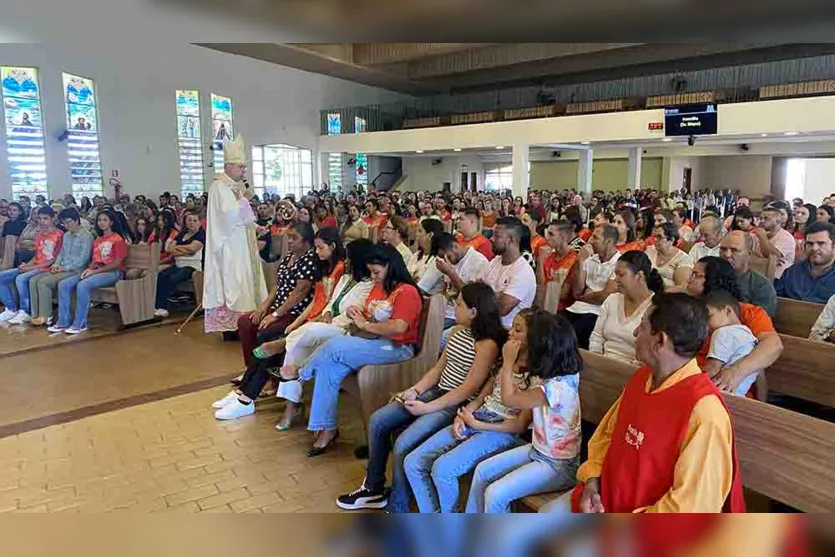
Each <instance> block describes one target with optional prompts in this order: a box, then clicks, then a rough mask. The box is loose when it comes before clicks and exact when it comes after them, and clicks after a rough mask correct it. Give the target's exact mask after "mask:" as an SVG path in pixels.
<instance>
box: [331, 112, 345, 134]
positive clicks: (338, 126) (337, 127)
mask: <svg viewBox="0 0 835 557" xmlns="http://www.w3.org/2000/svg"><path fill="white" fill-rule="evenodd" d="M341 133H342V115H341V114H340V113H338V112H333V113H330V114H328V135H339V134H341Z"/></svg>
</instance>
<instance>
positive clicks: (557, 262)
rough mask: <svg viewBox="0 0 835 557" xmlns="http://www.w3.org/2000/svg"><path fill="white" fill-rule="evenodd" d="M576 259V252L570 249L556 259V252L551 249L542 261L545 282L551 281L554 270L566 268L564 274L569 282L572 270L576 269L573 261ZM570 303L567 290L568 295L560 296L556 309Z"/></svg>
mask: <svg viewBox="0 0 835 557" xmlns="http://www.w3.org/2000/svg"><path fill="white" fill-rule="evenodd" d="M576 261H577V254H576V253H575V252H574V250H572V249H570V250H568V253H567V254H565V256H563V257H561V258H560V259H557V252H555V251H551V253H549V254H548V257H546V258H545V261H544V262H543V263H542V271H543V273H545V282H551V280H553V278H554V271H558V270H560V269H567V270H568V275H566V277H565V280H566V282H569V283H570V282H571V281H572V280H573V277H574V271H575V269H576V266H575V265H574V263H575V262H576ZM563 284H564V283H563ZM572 303H573V300H572V299H571V293H570V292H569V294H568V296H566V297H565V298H564V299H563V298H560V301H559V304H557V311H559V310H561V309H565V308H567V307H568V306H570V305H571V304H572Z"/></svg>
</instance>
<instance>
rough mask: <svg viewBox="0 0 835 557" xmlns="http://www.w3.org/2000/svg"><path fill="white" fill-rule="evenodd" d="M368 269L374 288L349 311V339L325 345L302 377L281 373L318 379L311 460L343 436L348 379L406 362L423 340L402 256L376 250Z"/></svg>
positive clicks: (415, 292) (300, 373)
mask: <svg viewBox="0 0 835 557" xmlns="http://www.w3.org/2000/svg"><path fill="white" fill-rule="evenodd" d="M368 268H369V270H370V271H371V277H372V279H374V282H375V283H376V284H375V285H374V289H373V290H372V291H371V294H369V296H368V299H367V300H366V302H365V304H364V306H363V307H356V306H355V307H352V308H349V309H348V310H347V311H346V315H347V316H348V318H350V319H351V321H352V322H353V323H352V326H351V328H350V330H349V334H348V335H347V336H340V337H335V338H332V339H331V340H329V341H328V342H326V343H325V344H324V345H322V346H321V347H320V348H319V349H318V350H317V351H316V352H315V353H314V354H313V356H312V357H311V358H310V360H308V361H307V363H305V365H303V366H302V367H301V369H300V370H299V371H298V375H296V374H293V373H284V372H282V379H284V380H286V381H289V380H294V379H300V380H302V381H309V380H311V379H313V378H314V377H315V378H316V382H315V386H314V389H313V400H312V402H311V406H310V421H309V422H308V426H307V428H308V429H309V430H310V431H313V432H315V433H316V441H315V442H314V444H313V447H312V448H311V449H310V451H309V452H308V456H318V455H320V454H322V453H324V452H325V451H326V450H327V449H328V448H329V447H330V446H331V445H332V444H333V442H334V441H335V440H336V439H337V438H338V437H339V430H338V429H337V417H336V406H337V402H338V399H339V387H340V386H341V385H342V381H343V380H344V379H345V377H347V376H348V375H349V374H351V373H354V372H356V371H357V370H358V369H359V368H361V367H362V366H365V365H372V364H392V363H397V362H401V361H403V360H408V359H409V358H411V357H413V356H414V353H415V346H416V345H417V343H418V342H419V340H420V316H421V312H422V305H423V304H422V301H421V297H420V293H419V292H418V289H417V285H415V282H414V280H413V279H412V277H411V275H410V274H409V272H408V271H407V270H406V266H405V265H404V264H403V257H402V256H401V255H400V252H398V251H397V250H396V249H395V248H393V247H391V246H389V245H387V244H381V245H378V246H377V247H376V248H375V250H374V253H373V254H372V256H371V258H370V261H369V263H368Z"/></svg>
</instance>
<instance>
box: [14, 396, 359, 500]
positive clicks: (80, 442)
mask: <svg viewBox="0 0 835 557" xmlns="http://www.w3.org/2000/svg"><path fill="white" fill-rule="evenodd" d="M226 391H227V388H226V387H217V388H214V389H209V390H204V391H199V392H196V393H192V394H188V395H184V396H179V397H176V398H170V399H166V400H162V401H158V402H153V403H149V404H144V405H141V406H134V407H131V408H126V409H122V410H117V411H113V412H108V413H104V414H99V415H96V416H92V417H88V418H84V419H81V420H78V421H74V422H69V423H66V424H63V425H57V426H52V427H48V428H45V429H39V430H34V431H30V432H27V433H24V434H21V435H17V436H11V437H6V438H4V439H0V512H71V513H95V512H103V511H132V512H136V513H140V512H143V513H145V512H154V513H156V512H174V513H197V512H211V513H233V512H234V513H244V512H256V513H260V512H333V511H336V510H337V509H336V507H335V505H334V503H333V500H334V498H335V496H336V495H338V494H340V493H343V492H345V491H350V490H352V489H355V488H356V487H357V486H358V485H359V483H360V482H361V481H362V478H363V476H364V474H365V461H360V460H356V459H355V458H354V457H353V452H352V450H353V440H356V439H358V438H361V437H362V429H361V424H360V422H359V419H358V416H354V414H353V409H351V408H343V409H341V415H340V421H341V423H342V424H344V425H345V427H344V428H343V430H342V433H343V436H342V438H341V439H340V442H339V444H338V446H337V448H336V450H334V451H332V452H331V453H328V454H326V455H323V456H320V457H317V458H313V459H308V458H306V456H305V452H306V451H307V449H308V448H309V446H310V443H311V436H310V434H309V433H308V432H307V431H306V430H305V429H304V426H303V425H299V426H298V427H296V428H294V429H293V430H291V431H289V432H283V433H282V432H278V431H276V430H275V429H273V425H274V424H275V422H276V421H277V419H278V416H279V414H280V411H281V409H282V405H281V403H280V402H278V401H277V400H276V399H270V400H267V401H265V402H262V403H259V410H258V412H257V413H256V414H255V415H254V416H249V417H247V418H243V419H240V420H236V421H233V422H218V421H216V420H215V419H214V418H213V416H212V410H211V409H210V407H209V405H210V404H211V402H212V401H214V400H215V399H217V398H219V397H220V396H222V395H223V394H225V392H226ZM344 406H347V405H344Z"/></svg>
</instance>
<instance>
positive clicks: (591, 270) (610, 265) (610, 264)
mask: <svg viewBox="0 0 835 557" xmlns="http://www.w3.org/2000/svg"><path fill="white" fill-rule="evenodd" d="M618 259H620V253H618V252H616V253H615V255H613V256H612V258H611V259H609V261H607V262H605V263H603V262H601V261H600V256H599V255H597V254H594V255H592V256H591V257H589V258H588V259H586V262H585V263H583V270H584V271H585V272H586V288H587V289H588V290H590V291H591V292H600V291H601V290H603V289H604V288H606V283H607V282H609V279H611V278H612V277H613V276H614V274H615V266H616V265H617V264H618ZM567 310H568V311H570V312H571V313H593V314H595V315H600V306H598V305H595V304H590V303H588V302H579V301H578V302H574V303H573V304H571V306H570V307H568V308H567Z"/></svg>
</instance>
